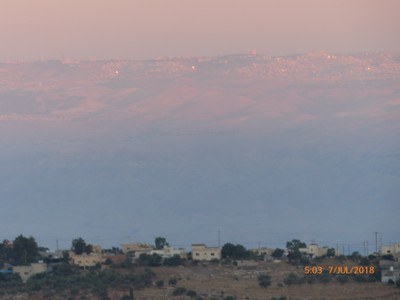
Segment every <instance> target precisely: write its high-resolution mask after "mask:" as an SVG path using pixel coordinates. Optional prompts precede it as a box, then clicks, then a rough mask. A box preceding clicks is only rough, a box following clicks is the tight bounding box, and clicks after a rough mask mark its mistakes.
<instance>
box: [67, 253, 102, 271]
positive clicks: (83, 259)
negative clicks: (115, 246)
mask: <svg viewBox="0 0 400 300" xmlns="http://www.w3.org/2000/svg"><path fill="white" fill-rule="evenodd" d="M69 259H70V261H71V263H72V264H74V265H77V266H79V267H81V268H83V269H87V268H90V267H94V266H96V265H97V264H101V263H102V262H103V261H104V258H103V256H102V254H101V253H96V252H92V253H90V254H86V253H83V254H75V253H74V252H73V251H70V252H69Z"/></svg>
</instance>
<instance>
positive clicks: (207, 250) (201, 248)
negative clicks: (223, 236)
mask: <svg viewBox="0 0 400 300" xmlns="http://www.w3.org/2000/svg"><path fill="white" fill-rule="evenodd" d="M192 259H193V260H206V261H210V260H214V259H218V260H219V259H221V248H220V247H207V246H206V245H204V244H192Z"/></svg>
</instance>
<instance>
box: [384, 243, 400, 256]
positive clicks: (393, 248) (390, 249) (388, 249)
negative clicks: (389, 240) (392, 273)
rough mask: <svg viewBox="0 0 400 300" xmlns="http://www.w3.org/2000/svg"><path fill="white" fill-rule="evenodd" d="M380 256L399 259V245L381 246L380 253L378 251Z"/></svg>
mask: <svg viewBox="0 0 400 300" xmlns="http://www.w3.org/2000/svg"><path fill="white" fill-rule="evenodd" d="M380 254H381V255H388V254H391V255H393V256H394V257H395V258H398V259H399V258H400V243H398V244H393V245H389V246H382V247H381V251H380Z"/></svg>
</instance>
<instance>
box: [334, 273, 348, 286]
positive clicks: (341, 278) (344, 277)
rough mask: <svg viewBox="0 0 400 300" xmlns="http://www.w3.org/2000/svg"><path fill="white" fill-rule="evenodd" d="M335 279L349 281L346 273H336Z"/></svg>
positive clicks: (342, 281) (341, 281)
mask: <svg viewBox="0 0 400 300" xmlns="http://www.w3.org/2000/svg"><path fill="white" fill-rule="evenodd" d="M336 280H337V281H339V282H340V283H342V284H343V283H346V282H348V281H349V277H348V276H346V275H337V276H336Z"/></svg>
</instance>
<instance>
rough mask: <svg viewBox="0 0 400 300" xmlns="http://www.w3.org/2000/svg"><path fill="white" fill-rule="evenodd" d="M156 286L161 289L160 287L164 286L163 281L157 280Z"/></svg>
mask: <svg viewBox="0 0 400 300" xmlns="http://www.w3.org/2000/svg"><path fill="white" fill-rule="evenodd" d="M156 286H157V287H158V288H162V287H163V286H164V280H158V281H157V282H156Z"/></svg>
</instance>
